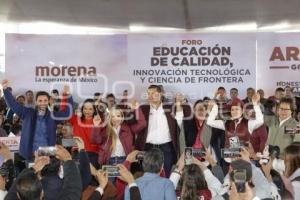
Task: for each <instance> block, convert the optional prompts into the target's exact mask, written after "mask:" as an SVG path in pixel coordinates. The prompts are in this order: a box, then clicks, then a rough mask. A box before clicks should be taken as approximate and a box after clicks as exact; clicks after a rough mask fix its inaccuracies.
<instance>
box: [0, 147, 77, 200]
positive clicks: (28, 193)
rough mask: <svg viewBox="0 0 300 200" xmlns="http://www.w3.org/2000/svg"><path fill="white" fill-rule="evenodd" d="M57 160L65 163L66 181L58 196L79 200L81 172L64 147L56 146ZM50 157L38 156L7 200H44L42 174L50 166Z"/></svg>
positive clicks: (62, 198) (16, 182)
mask: <svg viewBox="0 0 300 200" xmlns="http://www.w3.org/2000/svg"><path fill="white" fill-rule="evenodd" d="M56 158H57V159H59V160H60V161H61V162H63V171H64V179H63V185H62V188H61V191H60V192H59V193H58V194H57V199H59V200H79V199H80V197H81V191H82V190H81V189H82V186H81V179H80V174H79V170H78V168H77V166H76V164H75V162H74V161H72V157H71V155H70V153H69V152H68V151H67V150H66V149H64V148H63V147H62V146H56ZM49 162H50V158H49V157H48V156H40V157H39V156H37V155H36V158H35V162H34V166H33V167H32V168H29V169H25V170H23V171H22V172H21V174H20V175H19V176H18V178H17V180H16V181H15V182H14V183H13V186H12V187H11V189H10V190H9V192H8V194H7V196H6V197H5V200H10V199H11V200H15V199H20V200H39V199H41V198H43V195H44V192H43V190H44V189H47V188H43V187H42V183H41V180H40V172H41V171H42V169H43V168H44V167H45V166H46V165H47V164H49Z"/></svg>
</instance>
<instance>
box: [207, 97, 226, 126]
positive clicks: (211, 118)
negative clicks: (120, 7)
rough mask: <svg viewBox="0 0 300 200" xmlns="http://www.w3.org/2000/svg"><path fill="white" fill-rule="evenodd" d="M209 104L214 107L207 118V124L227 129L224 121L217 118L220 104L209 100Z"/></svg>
mask: <svg viewBox="0 0 300 200" xmlns="http://www.w3.org/2000/svg"><path fill="white" fill-rule="evenodd" d="M208 104H209V105H208V106H212V109H211V111H210V113H209V116H208V118H207V125H209V126H211V127H214V128H218V129H222V130H225V125H224V121H222V120H216V117H217V116H218V105H217V104H216V103H215V102H214V101H209V102H208Z"/></svg>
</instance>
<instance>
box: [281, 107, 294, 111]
mask: <svg viewBox="0 0 300 200" xmlns="http://www.w3.org/2000/svg"><path fill="white" fill-rule="evenodd" d="M279 110H281V111H290V110H291V109H288V108H279Z"/></svg>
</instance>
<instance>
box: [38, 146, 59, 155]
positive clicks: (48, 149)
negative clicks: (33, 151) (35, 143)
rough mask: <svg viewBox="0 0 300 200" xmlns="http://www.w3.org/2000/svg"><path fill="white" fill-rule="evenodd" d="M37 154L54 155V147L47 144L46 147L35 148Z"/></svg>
mask: <svg viewBox="0 0 300 200" xmlns="http://www.w3.org/2000/svg"><path fill="white" fill-rule="evenodd" d="M37 153H38V156H55V155H56V147H54V146H48V147H39V148H38V150H37Z"/></svg>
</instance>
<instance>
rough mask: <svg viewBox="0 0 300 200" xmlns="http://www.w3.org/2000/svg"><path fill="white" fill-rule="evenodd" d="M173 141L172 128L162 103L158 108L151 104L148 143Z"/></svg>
mask: <svg viewBox="0 0 300 200" xmlns="http://www.w3.org/2000/svg"><path fill="white" fill-rule="evenodd" d="M171 141H172V139H171V135H170V129H169V125H168V121H167V117H166V114H165V111H164V109H163V107H162V104H160V106H159V107H158V108H157V109H155V108H153V107H152V106H150V113H149V123H148V135H147V140H146V143H151V144H164V143H167V142H171Z"/></svg>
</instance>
